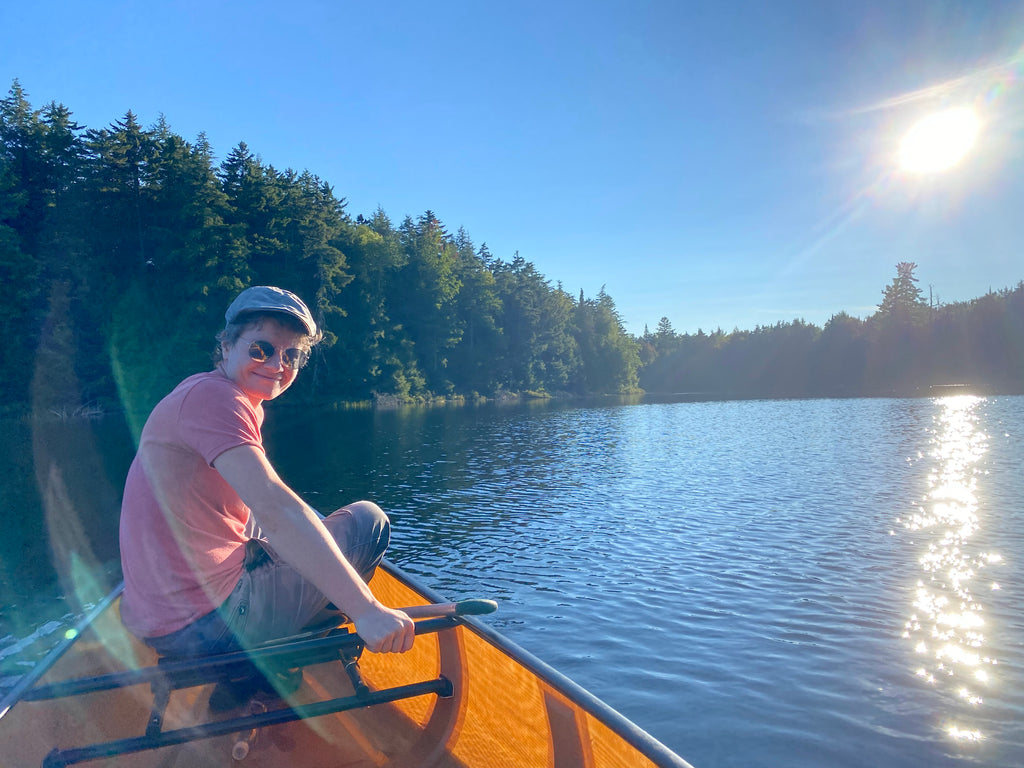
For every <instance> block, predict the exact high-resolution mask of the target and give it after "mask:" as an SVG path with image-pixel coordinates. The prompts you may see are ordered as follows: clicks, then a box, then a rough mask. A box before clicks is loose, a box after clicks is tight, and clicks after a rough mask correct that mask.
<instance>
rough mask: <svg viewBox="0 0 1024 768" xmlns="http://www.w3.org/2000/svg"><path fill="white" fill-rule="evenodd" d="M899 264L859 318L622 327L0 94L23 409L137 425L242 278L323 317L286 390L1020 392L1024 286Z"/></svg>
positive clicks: (210, 153) (319, 187)
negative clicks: (122, 418)
mask: <svg viewBox="0 0 1024 768" xmlns="http://www.w3.org/2000/svg"><path fill="white" fill-rule="evenodd" d="M916 269H917V265H916V264H913V263H909V262H902V263H900V264H898V265H897V274H896V277H895V278H894V279H893V282H892V284H890V285H889V286H887V287H885V288H884V291H883V292H882V297H881V301H880V304H879V307H878V311H877V312H876V313H875V314H874V315H872V316H871V317H868V318H866V319H863V320H862V319H858V318H854V317H851V316H849V315H847V314H845V313H839V314H837V315H835V316H834V317H833V318H832V319H831V320H830V321H829V322H828V323H827V324H826V325H825V327H824V328H818V327H816V326H814V325H812V324H809V323H806V322H804V321H802V320H794V321H793V322H792V323H780V324H777V325H774V326H770V327H759V328H756V329H754V330H753V331H740V330H738V329H737V330H734V331H733V332H732V333H725V332H723V331H721V330H717V331H714V332H713V333H704V332H702V331H701V332H698V333H696V334H677V333H675V331H674V330H673V329H672V326H671V323H670V321H669V320H668V319H667V318H662V319H661V322H660V323H659V324H658V326H657V329H656V330H655V331H654V332H650V331H649V330H647V331H646V332H645V333H644V334H643V336H641V337H635V336H631V335H630V334H629V333H627V332H626V330H625V329H624V327H623V324H622V321H621V318H620V316H619V314H618V312H617V310H616V307H615V302H614V301H613V299H612V298H611V296H609V295H608V294H607V293H606V292H605V291H604V290H602V291H600V292H599V293H598V295H597V296H596V297H586V296H584V295H583V293H582V292H581V293H580V294H579V295H573V294H572V293H569V292H567V291H566V290H564V289H563V287H562V285H561V284H560V283H559V284H554V285H553V284H552V282H551V281H550V280H549V279H548V278H546V277H545V276H544V275H543V274H541V273H540V272H539V271H538V270H537V269H536V267H535V266H534V265H533V264H531V263H530V262H529V261H527V260H525V259H524V258H522V257H520V256H519V255H518V254H514V255H513V256H512V258H511V260H505V259H502V258H500V257H498V256H495V255H494V254H492V253H490V251H489V250H488V248H487V245H486V243H483V242H481V244H480V245H479V246H478V245H476V244H475V243H474V241H473V240H472V239H471V237H470V235H469V233H467V232H465V231H464V230H463V229H461V228H460V229H459V230H458V231H456V232H454V233H452V232H449V231H448V230H447V229H446V227H445V226H444V224H443V223H442V222H441V221H439V220H438V218H437V217H436V216H435V215H434V213H432V212H431V211H429V210H428V211H425V212H424V213H423V214H421V215H419V216H418V217H416V218H413V217H411V216H406V217H405V218H403V219H402V220H401V221H399V222H395V221H393V220H392V219H391V218H390V217H389V215H388V214H387V213H386V212H385V211H384V210H381V209H378V210H376V211H373V212H365V213H359V214H357V215H355V216H353V215H352V214H351V213H350V212H349V211H348V210H347V204H346V201H345V199H344V198H343V197H339V196H338V195H336V194H335V192H334V190H333V188H332V187H331V185H330V184H328V183H327V182H326V181H324V180H323V179H321V178H320V177H318V176H317V175H315V174H314V173H313V172H311V171H308V170H306V171H303V172H297V171H294V170H292V169H284V170H279V169H277V168H275V167H274V166H273V165H269V164H267V163H265V162H264V161H263V160H262V158H261V157H260V156H259V155H258V154H254V153H253V151H251V150H250V149H249V147H247V146H246V144H245V143H239V144H238V145H237V146H236V147H234V148H233V149H232V150H231V151H230V152H229V153H228V154H227V156H226V158H225V159H224V160H223V161H221V162H219V163H217V162H215V159H214V150H213V148H212V147H211V146H210V145H209V143H208V142H207V140H206V138H205V136H203V135H202V134H200V136H199V137H198V138H197V139H196V140H195V141H192V142H190V141H187V140H185V139H183V138H182V137H181V136H179V135H177V134H175V133H174V131H173V130H172V129H171V127H170V126H169V125H168V124H167V122H166V121H165V120H164V119H162V118H161V120H160V121H159V122H158V123H157V124H156V125H154V126H152V127H149V128H145V127H143V126H141V125H140V124H139V122H138V120H137V118H136V117H135V115H134V114H133V113H132V112H128V113H127V114H125V115H124V117H123V118H121V119H119V120H117V121H115V122H113V123H112V124H110V125H109V126H107V127H105V128H87V127H85V126H81V125H79V124H78V123H76V122H75V120H74V118H73V116H72V113H71V111H70V110H69V109H68V108H67V107H65V106H64V105H62V104H58V103H55V102H54V103H50V104H48V105H46V106H44V107H42V108H35V107H33V106H32V105H31V104H30V103H29V98H28V95H27V94H26V93H25V91H24V90H23V89H22V88H21V86H20V84H19V83H18V82H17V81H15V82H14V83H13V85H12V87H11V89H10V91H9V93H8V95H7V97H6V98H5V99H3V100H2V101H0V329H2V331H3V338H4V339H5V340H6V343H5V344H4V345H3V347H2V348H0V397H2V398H3V402H4V404H5V405H6V406H7V407H13V408H32V409H33V410H34V411H35V412H37V413H41V412H59V413H66V412H68V410H69V409H70V410H71V411H72V412H74V411H76V410H78V409H88V408H93V407H94V408H96V409H99V410H104V409H107V408H112V407H118V408H120V407H124V408H125V409H126V410H127V411H128V412H129V414H130V415H134V416H142V415H144V414H145V413H146V412H148V409H149V408H150V407H151V406H152V405H153V404H154V403H155V402H156V400H157V399H159V397H161V396H163V394H165V393H166V392H167V391H169V389H170V388H171V387H173V385H174V384H176V383H177V382H178V381H179V380H180V379H182V378H183V377H185V376H187V375H189V374H191V373H194V372H196V371H199V370H204V369H207V368H209V366H210V364H211V363H210V355H211V352H212V351H213V347H214V336H215V334H216V333H217V331H219V330H220V329H221V327H222V326H223V311H224V308H225V307H226V306H227V305H228V303H229V302H230V300H231V299H232V298H233V297H234V296H235V295H236V294H237V293H238V292H239V291H240V290H242V289H243V288H245V287H247V286H249V285H258V284H271V285H280V286H282V287H286V288H289V289H290V290H293V291H295V292H296V293H298V294H299V295H300V296H302V297H303V298H304V299H305V300H306V302H307V303H308V304H310V307H311V309H312V310H313V312H314V315H316V316H317V317H318V318H319V320H320V321H321V325H322V326H323V327H324V329H325V341H324V343H323V344H321V345H319V346H318V347H317V349H316V351H315V353H314V356H313V358H312V360H311V361H310V363H309V366H308V367H307V369H306V370H305V371H304V372H303V375H302V376H300V377H299V379H298V381H297V382H296V385H295V387H294V388H293V389H294V391H295V393H294V394H290V395H289V398H288V400H289V402H293V403H294V402H318V403H340V402H360V401H372V400H375V399H376V400H378V401H382V400H383V401H387V402H406V401H416V400H428V399H432V398H438V397H440V398H445V399H450V398H459V397H466V398H475V397H499V398H501V397H504V396H506V395H508V394H518V395H573V396H582V395H590V394H613V393H635V392H640V391H642V390H646V391H648V392H659V393H678V392H688V393H700V394H701V395H706V396H710V397H802V396H854V395H885V394H914V393H923V392H927V391H928V388H929V387H930V386H932V385H935V384H965V385H970V386H972V387H975V388H983V389H985V390H987V391H999V392H1021V391H1022V390H1024V384H1022V382H1024V283H1021V284H1018V285H1017V286H1016V288H1013V289H1005V290H1002V291H997V292H991V293H989V294H987V295H985V296H983V297H980V298H978V299H976V300H973V301H970V302H964V303H957V304H949V305H938V306H936V305H933V304H931V303H929V302H926V301H925V300H924V299H923V298H922V295H921V291H920V289H919V288H918V287H917V285H916V283H917V277H916V275H915V270H916ZM680 301H685V297H680ZM15 342H17V343H15ZM25 361H28V362H29V363H30V365H28V366H26V365H24V363H25ZM19 363H20V364H21V365H19Z"/></svg>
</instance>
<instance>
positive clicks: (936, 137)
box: [900, 107, 979, 173]
mask: <svg viewBox="0 0 1024 768" xmlns="http://www.w3.org/2000/svg"><path fill="white" fill-rule="evenodd" d="M978 128H979V124H978V116H977V114H975V112H974V110H973V109H971V108H970V107H957V108H954V109H947V110H944V111H942V112H936V113H935V114H933V115H929V116H928V117H926V118H924V119H922V120H920V121H918V122H917V123H915V124H914V126H913V127H912V128H911V129H910V130H909V131H907V135H906V136H904V137H903V141H902V142H901V143H900V167H901V168H903V170H905V171H910V172H912V173H935V172H937V171H945V170H947V169H949V168H952V167H953V166H954V165H956V164H957V163H959V162H960V160H962V159H963V157H964V155H966V154H967V153H968V152H969V151H970V150H971V147H973V146H974V141H975V139H976V138H977V136H978Z"/></svg>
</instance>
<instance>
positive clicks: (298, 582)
mask: <svg viewBox="0 0 1024 768" xmlns="http://www.w3.org/2000/svg"><path fill="white" fill-rule="evenodd" d="M323 522H324V525H325V526H326V527H327V530H328V531H329V532H330V534H331V536H333V537H334V540H335V541H337V542H338V546H339V547H340V548H341V551H342V553H343V554H344V555H345V557H346V558H347V559H348V561H349V562H350V563H351V564H352V567H353V568H355V569H356V571H357V572H358V573H359V575H360V576H362V578H363V580H364V581H369V580H370V578H371V577H372V576H373V573H374V571H375V570H376V569H377V566H378V565H379V564H380V561H381V560H382V559H383V557H384V552H385V550H387V548H388V543H389V541H390V538H391V524H390V522H389V521H388V518H387V515H385V514H384V512H383V511H382V510H381V509H380V507H378V506H377V505H376V504H374V503H373V502H369V501H357V502H355V503H354V504H349V505H348V506H346V507H342V508H341V509H339V510H337V511H336V512H334V513H332V514H330V515H328V516H327V517H325V518H324V521H323ZM255 533H256V534H257V536H256V537H255V538H254V539H252V540H250V542H249V546H247V548H246V558H245V570H244V572H243V573H242V577H241V578H240V579H239V580H238V583H237V584H236V585H235V588H234V590H233V591H232V592H231V594H230V595H229V596H228V599H227V600H225V601H224V603H223V604H221V606H220V607H219V608H217V609H216V610H215V611H212V612H210V613H208V614H206V615H205V616H203V617H201V618H199V619H196V620H195V621H194V622H192V623H191V624H189V625H188V626H186V627H183V628H182V629H179V630H178V631H176V632H172V633H171V634H169V635H162V636H160V637H150V638H146V643H147V644H148V645H150V646H151V647H152V648H153V649H154V650H156V652H157V653H159V654H160V655H162V656H205V655H209V654H215V653H228V652H230V651H238V650H242V649H243V648H252V647H253V646H256V645H259V644H260V643H263V642H266V641H267V640H274V639H276V638H279V637H287V636H288V635H292V634H295V633H296V632H299V631H301V630H302V629H304V628H305V627H307V626H309V625H315V624H318V623H319V622H320V621H322V620H325V619H327V618H329V616H330V615H331V614H333V615H334V616H338V615H339V614H338V611H337V609H335V608H334V606H330V605H328V601H327V598H326V597H325V596H324V595H323V593H322V592H320V590H318V589H317V588H316V587H314V586H313V585H312V584H311V583H310V582H308V581H306V579H304V578H303V577H302V576H300V575H299V573H298V572H297V571H296V570H295V569H294V568H292V567H291V566H290V565H288V564H287V563H286V562H284V561H283V560H281V559H279V558H278V557H277V556H276V555H275V554H274V552H273V550H271V549H270V547H269V546H266V545H265V544H264V543H262V542H260V540H259V537H258V531H257V532H255Z"/></svg>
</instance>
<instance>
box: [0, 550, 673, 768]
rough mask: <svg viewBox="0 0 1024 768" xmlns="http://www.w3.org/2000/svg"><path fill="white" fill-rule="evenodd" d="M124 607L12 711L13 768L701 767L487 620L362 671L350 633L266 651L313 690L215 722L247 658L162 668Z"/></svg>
mask: <svg viewBox="0 0 1024 768" xmlns="http://www.w3.org/2000/svg"><path fill="white" fill-rule="evenodd" d="M372 587H373V591H374V593H375V594H376V595H378V597H379V598H380V599H381V601H382V602H384V603H386V604H388V605H393V606H401V607H406V606H414V605H424V604H428V603H437V602H440V600H439V598H438V596H437V595H435V594H433V593H432V592H431V591H430V590H429V589H426V588H424V587H422V586H420V585H418V584H416V583H415V581H414V580H413V579H412V578H411V577H409V576H408V575H407V574H404V573H402V572H401V571H400V570H398V569H397V568H395V567H394V566H393V565H391V564H388V563H385V564H384V567H382V568H380V569H378V572H377V575H376V576H375V577H374V580H373V582H372ZM118 609H119V590H115V591H114V592H113V593H111V595H109V596H108V597H107V598H106V599H105V600H104V601H103V602H102V603H101V604H100V605H98V606H97V607H96V608H95V609H94V610H93V611H92V612H91V614H90V615H89V616H87V617H86V618H85V619H83V621H82V623H81V624H80V625H79V626H78V627H77V628H76V629H75V630H74V631H72V632H69V633H68V637H67V639H66V640H65V641H64V642H63V643H62V644H61V646H59V647H58V648H55V649H54V651H53V652H51V653H50V655H49V656H48V657H47V658H46V659H45V660H44V661H43V662H41V663H40V664H39V665H38V666H37V668H36V669H35V670H34V671H33V673H32V674H31V675H28V676H26V677H25V678H24V679H23V680H22V681H20V683H19V685H18V686H17V687H16V688H15V689H13V690H12V691H11V692H10V693H9V694H8V695H7V696H6V697H5V699H4V700H3V701H2V702H0V768H13V767H14V766H18V767H19V768H21V767H22V766H25V767H26V768H28V767H30V766H45V767H46V768H56V766H65V765H74V764H78V763H83V764H88V765H103V766H129V767H134V766H138V767H139V768H201V767H202V766H224V767H228V766H237V767H238V768H245V767H246V766H252V767H253V768H262V767H264V766H266V767H269V766H275V767H276V766H288V768H305V767H306V766H310V767H312V766H323V767H326V766H351V767H352V768H370V767H371V766H391V767H393V768H413V767H416V768H419V767H421V766H422V767H423V768H426V767H427V766H436V767H437V768H456V767H468V768H478V767H479V768H484V767H487V766H493V768H518V767H520V766H523V767H525V768H530V767H532V766H537V767H538V768H540V767H544V768H547V767H548V766H554V767H555V768H577V767H578V768H614V767H626V766H629V767H630V768H633V767H634V766H635V767H637V768H643V767H644V766H672V767H674V768H684V767H685V766H688V765H689V764H688V763H686V762H685V761H684V760H683V759H682V758H680V757H679V756H678V755H676V754H675V753H674V752H672V751H671V750H669V749H668V748H667V747H665V746H664V745H663V744H661V743H659V742H658V741H656V740H655V739H654V738H653V737H651V736H650V735H649V734H647V733H645V732H644V731H643V730H641V729H640V728H639V727H637V726H636V725H634V724H633V723H632V722H630V721H629V720H627V719H626V718H625V717H623V716H622V715H620V714H619V713H617V712H616V711H614V710H613V709H611V708H610V707H609V706H607V705H606V704H604V703H603V702H601V701H600V700H599V699H597V698H595V697H594V696H592V695H591V694H589V693H587V692H586V691H585V690H583V689H582V688H580V687H579V686H578V685H576V684H574V683H573V682H571V681H570V680H568V679H567V678H566V677H564V676H563V675H561V674H559V673H558V672H556V671H554V670H553V669H551V668H550V667H549V666H547V665H546V664H544V663H543V662H541V661H539V660H538V659H536V658H535V657H533V656H531V655H530V654H528V653H526V652H525V651H523V650H522V649H520V648H518V647H517V646H515V645H514V644H512V643H511V642H509V641H508V640H506V639H505V638H503V637H502V636H501V635H500V634H498V633H497V632H495V631H493V630H491V629H490V628H488V627H487V626H485V625H484V624H483V623H481V622H480V621H478V620H476V619H472V618H466V617H458V618H452V617H442V618H432V619H426V620H423V621H419V622H417V635H418V636H417V639H416V642H415V645H414V647H413V649H412V650H411V651H410V652H409V653H406V654H401V655H395V654H382V655H377V654H371V653H364V654H362V655H361V656H359V660H358V672H356V673H354V674H353V673H351V672H346V669H345V666H346V664H345V661H346V660H349V659H351V658H352V657H354V656H357V655H358V652H359V650H360V646H359V638H358V636H357V635H355V634H352V633H351V632H350V631H349V630H348V629H347V628H339V629H337V630H334V631H333V632H330V633H326V634H325V633H321V634H320V635H317V636H313V637H299V638H295V639H291V640H289V641H288V642H286V643H280V644H276V645H274V646H270V647H268V648H267V649H260V650H259V651H257V652H255V653H251V654H249V655H248V656H245V658H244V660H243V662H241V663H246V664H251V663H252V659H255V662H256V663H257V664H260V665H262V664H264V663H267V662H268V660H274V661H276V662H278V663H282V664H285V665H287V666H290V667H294V666H300V667H302V668H303V672H304V675H303V682H302V685H301V686H300V687H299V689H298V690H297V691H295V692H294V693H293V694H290V695H288V696H286V697H285V698H284V699H277V700H270V701H266V700H264V699H259V700H257V699H254V700H253V701H251V702H248V703H247V704H244V705H242V706H240V707H238V708H236V709H235V710H229V711H226V712H222V713H217V714H214V713H212V712H211V711H210V709H209V706H208V703H209V699H210V693H211V691H212V689H213V687H214V681H216V680H217V679H224V676H225V675H227V676H230V674H231V673H232V671H235V673H237V664H238V663H240V662H239V657H242V656H243V655H242V654H229V655H225V656H221V657H212V658H210V659H205V660H197V661H195V662H167V661H163V662H160V663H158V660H157V658H156V656H155V654H154V653H153V652H152V650H150V649H149V648H147V647H146V646H144V645H142V644H141V643H139V642H137V641H136V640H134V638H132V637H131V635H129V634H128V633H127V632H126V631H125V630H124V628H123V626H122V624H121V621H120V615H119V612H118ZM232 665H235V666H232ZM352 666H353V665H351V664H349V667H350V670H351V667H352Z"/></svg>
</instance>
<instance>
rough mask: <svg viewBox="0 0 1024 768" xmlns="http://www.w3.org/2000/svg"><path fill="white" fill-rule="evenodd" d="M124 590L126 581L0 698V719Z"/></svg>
mask: <svg viewBox="0 0 1024 768" xmlns="http://www.w3.org/2000/svg"><path fill="white" fill-rule="evenodd" d="M123 591H124V582H123V581H122V582H121V583H120V584H118V585H117V586H116V587H114V588H113V589H112V590H110V592H109V593H108V594H107V595H106V597H104V598H103V599H102V600H100V601H99V602H98V603H96V605H95V606H93V608H92V610H90V611H89V612H88V613H87V614H86V615H85V616H84V617H82V619H81V620H80V621H79V622H78V623H77V624H76V625H75V626H74V628H73V629H71V631H70V633H65V635H64V639H63V640H61V641H60V642H59V643H58V644H57V645H55V646H54V647H53V648H51V649H50V651H49V653H47V654H46V655H45V656H44V657H43V658H42V659H40V660H39V663H38V664H36V665H35V666H34V667H33V668H32V669H31V670H30V671H29V672H27V673H26V674H25V675H23V676H22V677H21V678H20V679H19V680H18V682H17V683H15V684H14V687H13V688H11V690H9V691H8V692H7V694H6V695H5V696H4V697H3V699H2V700H0V719H3V717H4V715H6V714H7V713H8V712H10V711H11V708H12V707H13V706H14V705H15V704H17V703H18V702H19V701H21V700H22V697H23V696H24V695H25V692H26V691H28V690H29V689H30V688H32V687H33V686H34V685H35V684H36V683H38V682H39V680H40V679H41V678H42V677H43V675H45V674H46V673H47V672H49V671H50V669H51V668H52V667H53V665H54V664H56V663H57V662H58V661H59V660H60V658H61V656H63V655H64V654H65V653H67V652H68V650H69V649H70V648H71V646H73V645H74V644H75V642H76V641H77V640H78V638H79V637H81V636H82V633H83V632H85V631H86V630H87V629H88V628H89V627H90V626H92V623H93V622H94V621H96V619H98V618H99V617H100V616H101V615H102V614H103V612H104V611H106V610H107V609H108V608H109V607H110V606H111V605H113V604H114V601H115V600H117V598H118V597H120V596H121V593H122V592H123Z"/></svg>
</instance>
